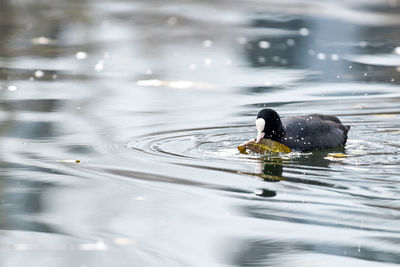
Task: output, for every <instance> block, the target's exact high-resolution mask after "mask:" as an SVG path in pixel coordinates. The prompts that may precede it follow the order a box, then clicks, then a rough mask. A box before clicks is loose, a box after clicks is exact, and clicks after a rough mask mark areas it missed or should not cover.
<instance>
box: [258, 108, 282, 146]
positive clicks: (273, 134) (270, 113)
mask: <svg viewBox="0 0 400 267" xmlns="http://www.w3.org/2000/svg"><path fill="white" fill-rule="evenodd" d="M256 127H257V132H258V135H257V143H258V142H259V141H260V140H261V138H269V139H271V140H274V141H277V142H280V141H281V139H282V138H283V136H284V135H285V131H284V130H283V127H282V122H281V118H280V117H279V115H278V113H276V111H275V110H273V109H268V108H266V109H263V110H261V111H260V112H258V115H257V119H256Z"/></svg>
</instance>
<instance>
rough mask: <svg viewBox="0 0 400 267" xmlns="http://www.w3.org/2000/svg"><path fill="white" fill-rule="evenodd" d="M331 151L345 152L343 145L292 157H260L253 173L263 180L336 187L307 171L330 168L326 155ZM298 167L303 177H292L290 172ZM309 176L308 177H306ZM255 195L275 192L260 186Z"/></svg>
mask: <svg viewBox="0 0 400 267" xmlns="http://www.w3.org/2000/svg"><path fill="white" fill-rule="evenodd" d="M332 153H337V154H339V153H345V149H344V148H343V147H340V148H335V149H327V150H316V151H312V152H308V153H301V154H299V155H298V156H296V157H293V158H289V159H288V158H286V157H285V158H284V157H279V156H273V157H270V156H265V157H263V158H262V161H261V163H260V166H259V168H258V171H256V173H255V175H256V176H258V177H260V178H261V179H263V180H264V181H265V182H269V183H276V182H280V181H285V182H291V183H302V184H310V185H317V186H325V187H338V186H337V185H335V184H331V183H327V182H324V181H321V180H322V178H323V177H321V179H318V178H315V175H313V177H311V175H310V176H308V175H307V172H308V171H310V170H313V169H315V168H324V169H325V168H330V165H331V164H332V161H331V160H329V157H328V155H330V154H332ZM298 168H301V169H302V172H303V173H304V174H305V178H304V177H302V178H301V179H299V178H296V177H292V176H291V175H290V173H292V172H294V171H295V170H297V169H298ZM307 177H309V178H307ZM255 194H256V195H258V196H261V197H275V196H276V195H277V192H275V191H272V190H269V189H265V188H260V189H257V190H256V192H255Z"/></svg>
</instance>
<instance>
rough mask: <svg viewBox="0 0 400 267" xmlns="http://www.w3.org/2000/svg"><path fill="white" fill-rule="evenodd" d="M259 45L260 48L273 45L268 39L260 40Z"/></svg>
mask: <svg viewBox="0 0 400 267" xmlns="http://www.w3.org/2000/svg"><path fill="white" fill-rule="evenodd" d="M258 46H259V47H260V48H262V49H268V48H270V47H271V44H270V43H269V42H267V41H260V42H259V43H258Z"/></svg>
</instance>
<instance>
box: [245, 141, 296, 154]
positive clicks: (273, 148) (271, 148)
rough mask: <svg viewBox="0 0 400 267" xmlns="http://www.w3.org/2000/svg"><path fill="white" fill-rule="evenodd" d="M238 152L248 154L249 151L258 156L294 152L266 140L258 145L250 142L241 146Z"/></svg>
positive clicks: (282, 145)
mask: <svg viewBox="0 0 400 267" xmlns="http://www.w3.org/2000/svg"><path fill="white" fill-rule="evenodd" d="M238 150H239V151H240V153H242V154H247V150H250V151H252V152H254V153H257V154H268V153H290V152H292V150H291V149H290V148H289V147H287V146H285V145H284V144H281V143H278V142H275V141H273V140H271V139H266V138H263V139H261V141H260V142H259V143H256V142H255V141H254V140H250V141H248V142H246V143H244V144H242V145H239V146H238Z"/></svg>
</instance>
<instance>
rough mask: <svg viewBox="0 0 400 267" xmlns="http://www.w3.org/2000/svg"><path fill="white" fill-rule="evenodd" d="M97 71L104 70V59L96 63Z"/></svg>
mask: <svg viewBox="0 0 400 267" xmlns="http://www.w3.org/2000/svg"><path fill="white" fill-rule="evenodd" d="M94 69H95V71H98V72H100V71H102V70H103V69H104V60H99V61H98V62H97V63H96V65H94Z"/></svg>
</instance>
